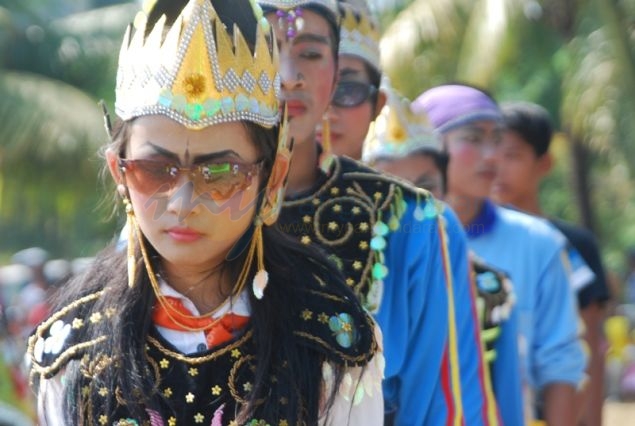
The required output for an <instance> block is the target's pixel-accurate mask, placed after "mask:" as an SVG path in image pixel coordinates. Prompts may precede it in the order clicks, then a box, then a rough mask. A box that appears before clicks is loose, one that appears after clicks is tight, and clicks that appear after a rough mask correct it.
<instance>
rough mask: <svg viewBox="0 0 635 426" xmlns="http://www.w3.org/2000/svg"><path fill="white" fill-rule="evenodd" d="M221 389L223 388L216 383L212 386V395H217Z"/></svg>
mask: <svg viewBox="0 0 635 426" xmlns="http://www.w3.org/2000/svg"><path fill="white" fill-rule="evenodd" d="M222 390H223V389H222V388H221V387H220V386H218V385H216V386H214V387H213V388H212V395H216V396H218V395H220V393H221V391H222Z"/></svg>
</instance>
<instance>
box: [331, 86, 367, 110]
mask: <svg viewBox="0 0 635 426" xmlns="http://www.w3.org/2000/svg"><path fill="white" fill-rule="evenodd" d="M373 88H374V87H373V86H371V85H370V84H366V83H362V82H359V81H343V82H340V83H339V84H338V85H337V88H336V89H335V93H334V94H333V102H332V103H333V105H335V106H338V107H343V108H352V107H356V106H358V105H361V104H363V103H364V102H366V100H367V99H368V98H369V97H370V95H371V93H372V91H373Z"/></svg>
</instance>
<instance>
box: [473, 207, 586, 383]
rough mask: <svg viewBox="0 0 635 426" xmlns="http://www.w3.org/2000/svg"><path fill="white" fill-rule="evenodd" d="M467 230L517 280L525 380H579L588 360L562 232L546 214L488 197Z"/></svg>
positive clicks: (490, 260) (481, 250) (476, 246)
mask: <svg viewBox="0 0 635 426" xmlns="http://www.w3.org/2000/svg"><path fill="white" fill-rule="evenodd" d="M468 230H469V232H470V238H469V246H470V248H471V249H472V250H474V252H475V253H476V254H477V255H479V256H480V257H481V258H482V259H484V260H485V261H486V262H488V263H489V264H491V265H493V266H495V267H497V268H499V269H501V270H503V271H504V272H506V273H507V274H508V275H509V277H510V278H511V280H512V282H513V284H514V290H515V292H516V295H517V302H516V306H517V309H518V319H519V323H518V329H519V336H520V356H521V366H522V372H523V378H524V380H526V381H527V383H528V384H529V386H531V387H532V388H533V389H535V390H538V389H541V388H543V387H544V386H546V385H548V384H550V383H556V382H560V383H568V384H570V385H572V386H578V384H580V382H581V381H582V379H583V377H584V369H585V366H586V360H585V355H584V352H583V349H582V345H581V343H580V340H579V336H578V314H577V309H576V307H575V296H574V294H573V289H572V287H571V285H570V284H569V277H568V275H567V271H566V269H565V266H564V264H563V256H566V253H565V251H564V250H565V248H566V240H565V239H564V237H563V236H562V234H560V233H559V232H557V231H556V230H555V229H554V228H553V227H552V226H550V225H549V224H548V223H547V222H546V221H545V220H543V219H540V218H536V217H533V216H530V215H527V214H524V213H521V212H518V211H514V210H510V209H506V208H502V207H498V206H495V205H493V204H492V203H491V202H489V201H486V202H485V203H484V205H483V208H482V211H481V214H480V215H479V217H477V218H476V219H475V220H474V221H473V222H472V224H470V225H469V227H468Z"/></svg>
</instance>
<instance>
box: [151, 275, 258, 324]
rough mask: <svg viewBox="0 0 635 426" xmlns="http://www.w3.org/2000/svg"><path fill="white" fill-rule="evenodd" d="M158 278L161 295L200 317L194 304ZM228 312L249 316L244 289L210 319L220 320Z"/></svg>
mask: <svg viewBox="0 0 635 426" xmlns="http://www.w3.org/2000/svg"><path fill="white" fill-rule="evenodd" d="M158 278H159V289H160V290H161V295H163V296H167V297H173V298H175V299H178V300H180V301H181V303H182V304H183V306H185V307H186V308H187V310H189V311H190V312H191V314H192V315H200V312H199V311H198V309H196V306H195V305H194V302H192V301H191V300H190V299H189V298H188V297H186V296H184V295H183V294H181V293H179V292H178V291H176V289H174V287H172V286H171V285H170V284H168V283H167V282H166V281H165V279H163V277H160V276H159V277H158ZM230 312H231V313H233V314H236V315H242V316H250V315H251V309H250V307H249V294H248V293H247V290H246V289H245V290H243V292H242V293H241V294H240V296H238V298H235V299H233V300H227V301H225V303H224V304H223V306H222V307H221V308H220V309H219V310H218V311H216V312H214V315H213V316H212V317H213V318H220V317H222V316H223V315H225V314H227V313H230Z"/></svg>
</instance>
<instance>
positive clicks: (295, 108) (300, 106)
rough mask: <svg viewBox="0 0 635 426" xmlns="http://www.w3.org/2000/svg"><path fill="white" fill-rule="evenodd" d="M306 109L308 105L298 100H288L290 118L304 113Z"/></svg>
mask: <svg viewBox="0 0 635 426" xmlns="http://www.w3.org/2000/svg"><path fill="white" fill-rule="evenodd" d="M305 111H306V105H305V104H304V103H303V102H301V101H297V100H289V101H287V115H288V117H289V118H293V117H297V116H299V115H302V114H304V113H305Z"/></svg>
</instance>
